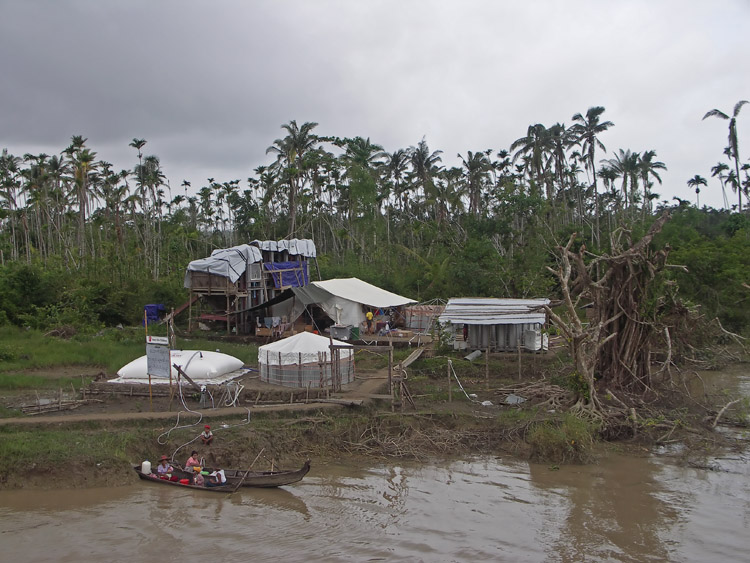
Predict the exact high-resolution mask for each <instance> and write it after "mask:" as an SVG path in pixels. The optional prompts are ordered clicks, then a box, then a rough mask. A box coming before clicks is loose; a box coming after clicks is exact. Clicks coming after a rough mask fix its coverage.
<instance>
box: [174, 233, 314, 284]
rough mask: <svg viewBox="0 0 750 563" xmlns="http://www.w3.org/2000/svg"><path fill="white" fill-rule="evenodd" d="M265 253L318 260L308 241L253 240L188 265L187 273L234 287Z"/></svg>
mask: <svg viewBox="0 0 750 563" xmlns="http://www.w3.org/2000/svg"><path fill="white" fill-rule="evenodd" d="M263 250H269V251H274V252H279V251H282V250H287V251H289V254H290V255H294V256H304V257H306V258H314V257H315V243H314V242H313V241H312V240H309V239H291V240H278V241H275V240H263V241H261V240H254V241H253V242H251V243H250V244H240V245H238V246H233V247H231V248H221V249H218V250H214V251H213V252H212V253H211V256H209V257H208V258H201V259H200V260H193V261H192V262H190V263H189V264H188V267H187V272H206V273H211V274H214V275H217V276H221V277H224V278H229V281H231V282H232V283H235V282H236V281H237V280H238V279H240V277H241V276H242V274H243V273H245V270H247V267H248V265H249V264H254V263H256V262H262V261H263V252H262V251H263ZM187 272H186V274H185V284H184V285H185V287H190V276H189V274H188V273H187Z"/></svg>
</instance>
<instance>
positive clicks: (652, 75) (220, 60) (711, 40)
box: [0, 0, 750, 205]
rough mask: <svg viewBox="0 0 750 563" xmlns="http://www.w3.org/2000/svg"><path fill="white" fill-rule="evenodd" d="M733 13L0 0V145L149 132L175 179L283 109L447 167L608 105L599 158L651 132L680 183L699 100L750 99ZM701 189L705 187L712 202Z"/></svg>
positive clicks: (224, 155) (237, 145) (668, 4)
mask: <svg viewBox="0 0 750 563" xmlns="http://www.w3.org/2000/svg"><path fill="white" fill-rule="evenodd" d="M748 15H750V7H749V6H748V4H747V3H746V2H744V1H742V0H720V1H718V2H713V3H704V2H698V1H697V0H696V1H693V2H690V1H688V2H677V1H664V2H658V3H654V2H647V1H645V0H635V1H631V2H625V3H623V2H619V3H618V2H607V1H594V0H576V1H571V2H555V1H538V2H528V3H522V2H515V3H508V2H490V1H483V0H469V1H467V2H457V1H450V2H449V1H444V2H439V1H431V2H427V1H405V2H397V1H395V0H388V1H380V2H350V1H343V0H342V1H322V0H317V1H301V0H293V1H285V2H276V1H260V2H239V1H215V2H198V1H191V0H186V1H175V0H172V1H161V2H147V1H127V2H125V1H122V2H101V1H93V0H91V1H77V2H76V1H68V2H54V1H48V2H21V1H18V2H13V1H11V2H5V3H4V5H3V9H2V19H0V49H2V53H3V57H2V59H0V71H2V73H1V75H2V86H0V108H2V109H0V112H1V113H0V147H7V148H8V149H9V150H10V151H11V152H13V153H15V154H23V153H24V152H27V151H28V152H42V151H44V152H47V153H54V152H59V151H60V150H62V149H63V148H64V147H65V146H66V145H67V144H68V142H69V140H70V137H71V136H72V135H76V134H80V135H83V136H84V137H87V138H88V139H89V146H91V148H93V149H94V150H96V151H97V152H98V155H99V158H102V159H104V160H108V161H110V162H113V163H114V164H115V167H116V168H125V167H132V166H133V164H134V163H135V151H134V150H133V149H132V148H129V147H128V143H129V142H130V141H131V140H132V139H133V138H136V137H137V138H145V139H146V140H147V141H148V144H147V145H146V147H145V149H144V150H145V152H146V154H156V155H158V156H159V157H160V159H161V161H162V164H163V166H164V169H165V172H166V173H167V176H168V177H169V178H170V181H171V183H172V184H173V185H174V184H179V183H180V182H181V181H182V180H183V179H189V180H190V181H192V182H193V184H194V185H198V184H200V183H201V182H204V181H205V179H206V178H207V177H209V176H211V177H215V178H217V179H220V180H221V181H224V180H230V179H243V180H244V179H245V178H247V176H249V175H250V174H251V173H252V169H253V168H255V167H256V166H258V165H259V164H263V163H268V162H270V160H271V159H270V157H269V156H267V155H266V154H265V150H266V148H267V147H268V146H269V145H270V144H271V143H272V142H273V140H274V139H276V138H277V137H280V136H282V135H283V131H282V130H281V128H280V126H281V125H282V124H283V123H287V122H289V121H290V120H292V119H295V120H297V122H298V123H302V122H305V121H315V122H318V123H319V124H320V125H319V127H318V128H317V129H316V132H318V133H320V134H333V135H338V136H355V135H361V136H364V137H370V138H371V140H372V142H374V143H379V144H381V145H383V146H384V147H385V148H386V149H387V150H390V151H392V150H395V149H397V148H403V147H408V146H410V145H415V144H416V143H418V142H419V140H420V139H421V138H422V137H425V138H426V139H427V141H428V143H429V145H430V148H431V149H432V150H436V149H441V150H443V151H444V163H445V164H447V165H455V164H457V159H456V154H457V153H462V154H465V153H466V151H468V150H471V151H477V150H484V149H487V148H492V149H494V150H500V149H504V148H505V149H507V148H508V147H509V145H510V144H511V143H512V142H513V141H514V140H515V139H517V138H519V137H521V136H523V135H525V133H526V129H527V127H528V126H529V125H531V124H533V123H543V124H545V125H547V126H549V125H552V124H553V123H555V122H562V123H565V124H566V125H570V124H571V116H572V115H573V114H574V113H577V112H585V111H586V109H587V108H588V107H590V106H593V105H603V106H605V107H606V108H607V111H606V114H605V116H606V118H607V119H610V120H612V121H614V122H615V124H616V126H615V128H613V129H612V130H610V131H608V132H607V133H606V134H604V135H603V136H602V141H603V142H604V143H605V145H606V146H607V148H608V150H609V151H610V154H609V155H602V158H604V157H605V156H611V155H612V152H614V151H616V150H617V149H618V148H629V149H631V150H633V151H644V150H649V149H655V150H656V151H657V155H658V158H659V160H662V161H664V162H666V163H667V165H668V167H669V171H668V172H665V173H664V174H663V175H662V178H663V179H664V182H665V183H664V186H663V187H661V188H660V187H657V191H661V192H663V194H664V198H666V199H668V198H670V197H671V196H672V195H680V196H681V197H684V198H690V197H691V196H690V194H689V193H688V191H687V188H686V186H685V182H686V181H687V179H688V178H690V177H692V176H693V175H694V174H701V175H703V176H705V177H709V176H710V166H712V165H713V164H715V163H716V161H717V160H719V159H721V158H722V155H721V149H722V148H723V144H722V143H724V140H725V137H726V131H725V129H726V123H724V122H721V121H719V120H707V121H706V122H701V117H702V116H703V114H704V113H705V112H706V111H708V110H709V109H711V108H713V107H719V108H720V109H723V110H724V111H728V112H731V110H732V107H733V105H734V103H735V102H736V101H738V100H739V99H746V98H748V97H750V78H748V75H747V73H745V72H743V71H742V69H743V65H744V60H743V57H744V56H745V54H746V53H747V52H748V50H749V49H748V47H750V45H749V43H750V41H749V40H748V38H747V37H748V34H747V33H745V32H744V23H746V22H747V21H748ZM746 112H747V113H748V115H747V116H744V115H743V116H741V119H740V121H739V127H740V136H741V139H740V143H741V145H740V146H741V148H742V147H743V140H744V143H745V145H744V146H746V147H748V148H750V127H748V126H747V123H745V121H747V122H748V123H750V110H747V109H746ZM743 118H745V119H744V120H743ZM711 121H715V122H711ZM745 139H746V140H745ZM743 154H747V153H746V152H745V151H743ZM710 187H711V186H710ZM713 188H715V186H714V187H712V188H711V189H710V190H706V192H709V193H706V197H705V198H704V197H703V194H701V195H702V197H701V201H705V202H710V203H712V204H713V205H720V200H719V199H711V192H712V191H716V190H714V189H713Z"/></svg>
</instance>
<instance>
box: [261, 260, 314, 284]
mask: <svg viewBox="0 0 750 563" xmlns="http://www.w3.org/2000/svg"><path fill="white" fill-rule="evenodd" d="M263 267H264V268H265V269H266V270H268V271H269V272H271V277H272V278H273V285H274V287H275V288H277V289H279V288H282V287H304V286H306V285H307V284H308V282H309V280H308V279H307V262H306V261H304V260H303V261H301V262H266V263H264V264H263Z"/></svg>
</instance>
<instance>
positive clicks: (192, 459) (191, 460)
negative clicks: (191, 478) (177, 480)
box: [185, 450, 201, 471]
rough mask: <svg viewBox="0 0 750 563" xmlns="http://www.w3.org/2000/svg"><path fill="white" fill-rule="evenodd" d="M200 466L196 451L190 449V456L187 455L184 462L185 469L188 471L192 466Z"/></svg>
mask: <svg viewBox="0 0 750 563" xmlns="http://www.w3.org/2000/svg"><path fill="white" fill-rule="evenodd" d="M200 466H201V462H200V460H199V459H198V452H197V451H195V450H193V451H192V452H191V453H190V457H189V458H188V460H187V461H186V462H185V469H186V470H188V471H190V470H192V469H193V468H194V467H200Z"/></svg>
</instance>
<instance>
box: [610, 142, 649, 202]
mask: <svg viewBox="0 0 750 563" xmlns="http://www.w3.org/2000/svg"><path fill="white" fill-rule="evenodd" d="M639 160H640V156H639V154H638V153H637V152H630V149H627V150H622V149H618V151H617V154H616V155H615V157H614V158H610V159H606V160H603V161H602V162H604V163H606V164H608V165H609V168H611V169H612V170H614V171H615V172H617V175H618V176H619V177H621V178H622V188H621V189H622V196H623V199H624V201H625V208H626V209H627V208H628V204H629V202H630V201H631V200H633V199H634V197H633V196H634V195H635V190H636V189H637V188H638V173H639V167H638V162H639ZM628 181H630V194H629V195H628Z"/></svg>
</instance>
